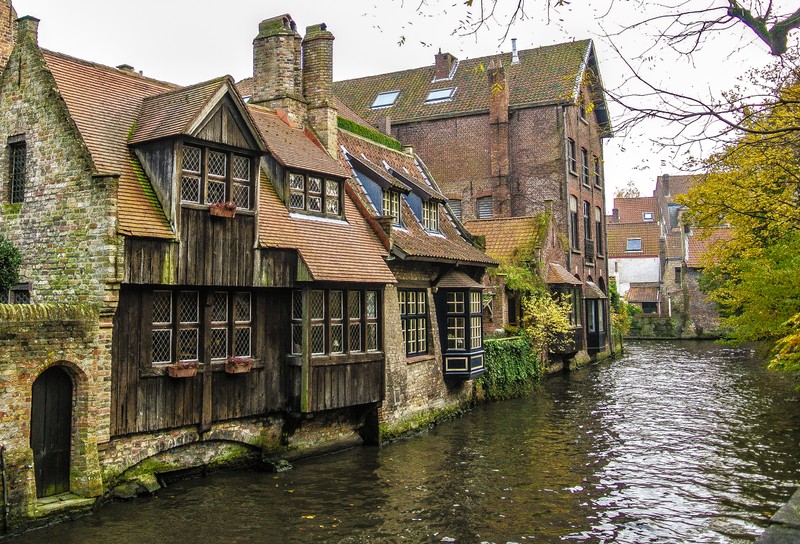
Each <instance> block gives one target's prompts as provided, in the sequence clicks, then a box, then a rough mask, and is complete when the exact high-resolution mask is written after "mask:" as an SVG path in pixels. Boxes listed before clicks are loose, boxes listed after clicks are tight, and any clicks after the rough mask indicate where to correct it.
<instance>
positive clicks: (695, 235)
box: [686, 227, 733, 268]
mask: <svg viewBox="0 0 800 544" xmlns="http://www.w3.org/2000/svg"><path fill="white" fill-rule="evenodd" d="M732 236H733V230H732V229H730V228H728V227H717V228H708V229H694V230H693V231H692V235H691V236H689V240H688V246H689V247H688V248H687V250H686V266H688V267H689V268H703V266H704V263H703V258H704V257H705V255H706V254H707V253H708V252H710V251H714V248H715V247H716V246H717V245H718V244H724V243H725V242H727V241H728V240H730V239H731V237H732Z"/></svg>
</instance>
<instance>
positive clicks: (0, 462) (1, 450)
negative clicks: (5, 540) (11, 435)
mask: <svg viewBox="0 0 800 544" xmlns="http://www.w3.org/2000/svg"><path fill="white" fill-rule="evenodd" d="M0 473H2V475H3V533H7V532H8V478H7V476H6V447H5V446H4V445H0Z"/></svg>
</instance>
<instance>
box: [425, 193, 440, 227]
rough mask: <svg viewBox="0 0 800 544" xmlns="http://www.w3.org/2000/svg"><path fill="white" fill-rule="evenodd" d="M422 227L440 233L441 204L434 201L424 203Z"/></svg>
mask: <svg viewBox="0 0 800 544" xmlns="http://www.w3.org/2000/svg"><path fill="white" fill-rule="evenodd" d="M422 226H423V227H424V228H425V230H427V231H431V232H439V204H438V203H437V202H434V201H433V200H428V201H425V202H423V203H422Z"/></svg>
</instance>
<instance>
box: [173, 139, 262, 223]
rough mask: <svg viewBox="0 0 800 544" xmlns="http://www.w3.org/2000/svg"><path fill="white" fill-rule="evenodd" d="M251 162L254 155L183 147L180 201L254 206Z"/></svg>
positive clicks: (247, 207) (246, 208) (245, 208)
mask: <svg viewBox="0 0 800 544" xmlns="http://www.w3.org/2000/svg"><path fill="white" fill-rule="evenodd" d="M252 163H253V159H252V157H247V156H244V155H238V154H236V153H232V152H228V151H218V150H214V149H208V148H204V147H197V146H193V145H185V146H183V169H182V171H181V187H180V193H181V202H184V203H191V204H208V205H211V204H217V203H219V202H232V203H233V204H234V205H235V206H236V207H237V208H239V209H242V210H251V209H253V185H254V183H253V167H252Z"/></svg>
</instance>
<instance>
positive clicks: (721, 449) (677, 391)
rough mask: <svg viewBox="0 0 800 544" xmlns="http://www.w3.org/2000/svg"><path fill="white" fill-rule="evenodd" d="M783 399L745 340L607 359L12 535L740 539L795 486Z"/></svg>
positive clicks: (779, 382)
mask: <svg viewBox="0 0 800 544" xmlns="http://www.w3.org/2000/svg"><path fill="white" fill-rule="evenodd" d="M799 446H800V394H798V393H797V392H795V391H793V390H792V385H791V384H790V383H788V382H787V380H786V377H785V376H781V375H777V374H773V373H770V372H768V371H766V370H765V369H764V364H763V362H760V361H758V360H756V359H755V358H753V357H752V356H751V354H750V352H749V351H746V350H740V349H727V348H722V347H719V346H716V345H714V344H711V343H687V342H660V343H642V344H634V345H632V346H630V347H629V348H628V354H627V355H626V356H624V357H623V358H622V359H620V360H617V361H614V362H609V363H602V364H599V365H596V366H593V367H590V368H586V369H583V370H580V371H577V372H573V373H572V374H569V375H564V376H558V377H554V378H551V379H548V380H545V382H544V383H543V384H542V385H541V387H540V388H538V389H537V390H536V391H535V392H534V393H533V394H532V395H530V396H529V397H527V398H524V399H518V400H512V401H506V402H498V403H491V404H486V405H482V406H478V407H477V408H476V409H475V410H474V411H472V412H471V413H469V414H468V415H466V416H465V417H463V418H461V419H458V420H455V421H451V422H447V423H444V424H442V425H440V426H439V427H437V428H435V429H433V430H431V431H430V432H429V433H427V434H424V435H422V436H419V437H416V438H412V439H410V440H403V441H399V442H396V443H393V444H390V445H388V446H385V447H383V448H380V449H379V448H373V447H364V448H357V449H353V450H349V451H346V452H342V453H338V454H335V455H329V456H325V457H318V458H314V459H308V460H305V461H301V462H298V463H296V465H295V467H294V469H293V470H290V471H288V472H283V473H280V474H271V473H261V472H228V473H219V474H215V475H213V476H210V477H208V478H203V479H196V480H190V481H183V482H179V483H175V484H172V485H171V486H170V487H168V488H167V489H163V490H162V491H160V492H159V493H158V494H157V495H156V496H155V497H152V498H146V499H137V500H135V501H132V502H126V503H114V504H109V505H106V506H104V507H102V508H101V509H99V511H98V512H96V513H95V514H94V515H92V516H89V517H86V518H82V519H80V520H77V521H75V522H72V523H68V524H63V525H59V526H54V527H49V528H45V529H41V530H38V531H34V532H31V533H28V534H26V535H24V536H23V537H21V538H20V539H19V542H22V543H44V542H47V543H50V542H61V543H82V544H90V543H101V542H102V543H104V544H114V543H136V544H139V543H141V542H185V541H187V540H189V539H190V540H191V542H194V543H206V542H209V543H210V542H227V543H233V542H268V543H279V542H280V543H284V542H341V543H357V542H380V543H384V542H460V543H478V542H497V543H499V542H503V543H505V542H528V541H532V542H562V541H581V542H617V543H632V544H633V543H635V544H639V543H643V542H664V543H674V542H692V543H695V542H715V543H717V542H752V541H753V540H754V539H755V537H756V536H757V535H759V534H760V533H761V532H762V531H763V529H764V527H765V526H766V523H767V520H768V518H769V516H770V515H771V514H772V512H774V511H775V510H776V509H778V508H779V507H780V506H781V505H782V504H783V503H784V502H785V501H786V500H787V499H788V498H789V497H790V496H791V494H792V492H793V491H794V490H795V488H796V487H797V486H798V484H800V455H798V452H800V447H799Z"/></svg>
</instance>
